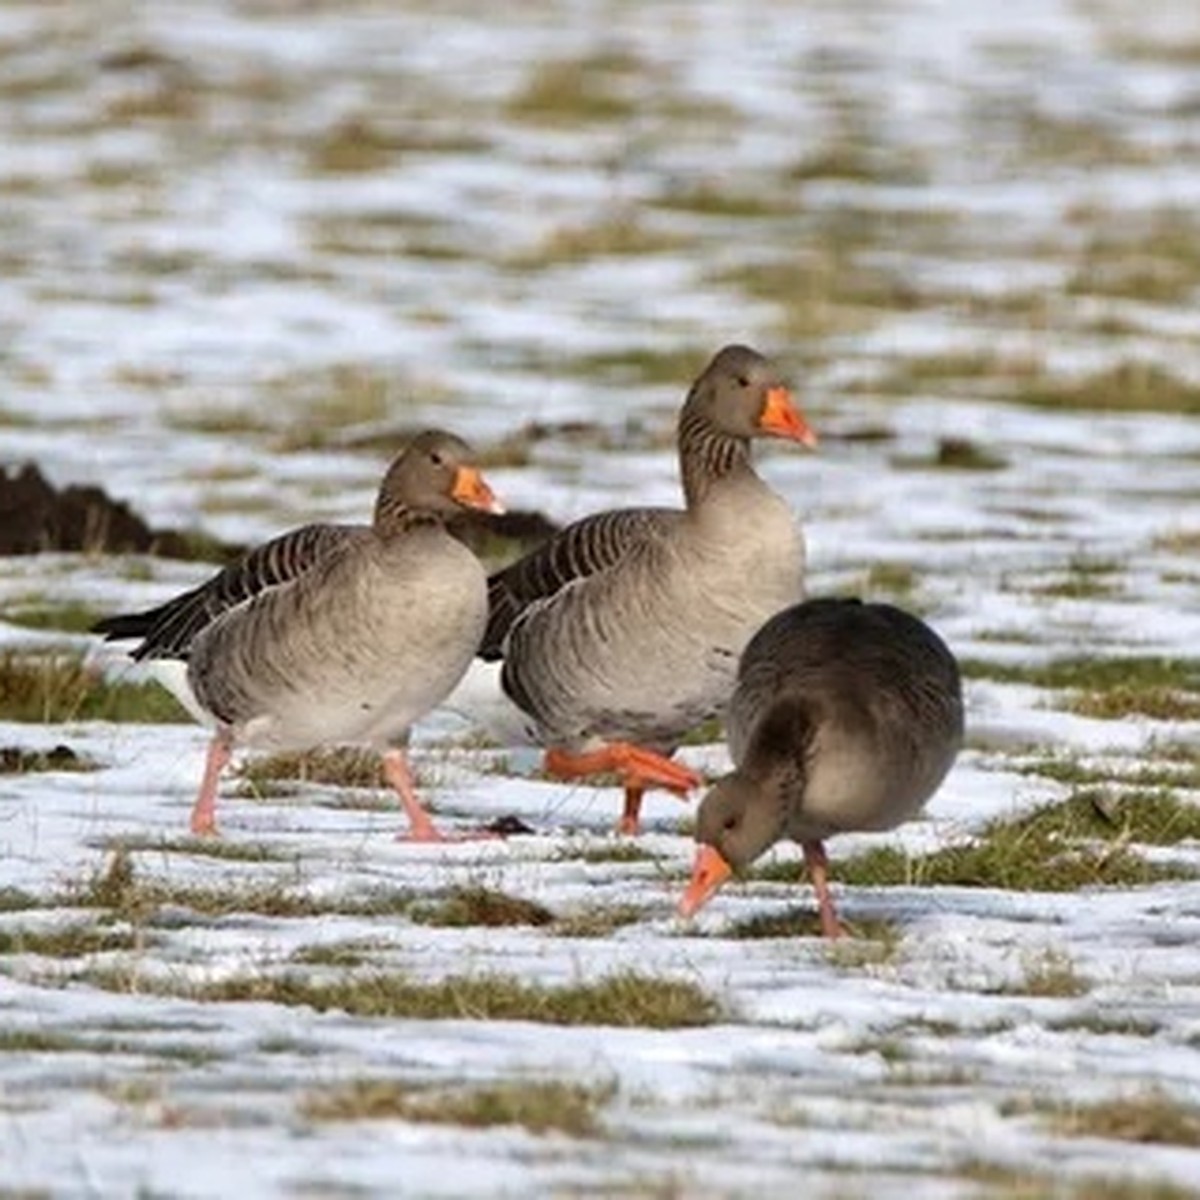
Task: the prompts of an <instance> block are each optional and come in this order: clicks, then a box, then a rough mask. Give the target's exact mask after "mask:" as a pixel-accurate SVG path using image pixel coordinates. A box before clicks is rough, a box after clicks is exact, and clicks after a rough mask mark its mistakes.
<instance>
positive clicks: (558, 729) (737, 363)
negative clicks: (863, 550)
mask: <svg viewBox="0 0 1200 1200" xmlns="http://www.w3.org/2000/svg"><path fill="white" fill-rule="evenodd" d="M771 436H774V437H784V438H789V439H791V440H794V441H799V442H802V443H803V444H805V445H809V446H811V445H813V444H814V443H815V436H814V435H813V433H812V431H811V430H810V429H809V427H808V426H807V424H806V423H805V422H804V420H803V418H802V417H801V416H800V415H799V413H798V412H797V411H796V409H795V407H794V404H793V401H792V399H791V395H790V393H789V392H788V390H787V388H786V387H785V386H784V385H783V384H782V382H781V381H780V377H779V373H778V371H777V369H776V367H775V366H774V364H772V363H771V362H770V361H769V360H768V359H766V358H764V357H763V356H762V355H760V354H758V353H756V352H755V351H753V350H751V349H749V348H748V347H744V346H728V347H726V348H725V349H724V350H722V351H720V352H719V353H718V354H717V355H716V356H715V358H714V359H713V360H712V362H710V363H709V365H708V366H707V368H706V369H705V370H704V372H703V373H702V374H701V375H700V376H699V378H698V379H697V380H696V382H695V383H694V384H693V385H692V388H691V390H690V391H689V393H688V397H687V399H686V401H685V403H684V405H683V409H682V411H681V413H680V418H679V433H678V442H679V457H680V467H681V473H682V477H683V489H684V496H685V500H686V508H684V509H682V510H675V509H664V508H632V509H618V510H614V511H611V512H605V513H599V514H596V515H594V516H591V517H587V518H585V519H584V520H582V521H579V522H576V523H575V524H574V525H571V526H568V527H567V528H566V529H564V530H562V531H561V532H560V533H559V534H557V535H556V536H555V537H554V538H552V539H551V540H550V541H549V542H548V543H547V544H546V545H544V546H542V547H539V548H538V549H537V550H535V551H533V552H532V553H531V554H529V555H527V556H526V557H525V558H523V559H521V560H519V561H518V562H517V563H515V564H513V565H512V566H510V567H508V568H506V569H505V570H504V571H501V572H499V573H497V574H496V575H494V576H492V578H491V579H490V580H489V605H490V616H489V625H488V630H487V633H486V635H485V637H484V643H483V653H484V655H485V656H486V657H491V658H497V657H499V658H502V659H503V667H502V671H501V680H500V681H501V685H502V687H503V690H504V692H505V694H506V695H507V696H508V698H509V699H510V700H511V701H512V702H513V703H514V704H515V705H516V707H517V708H519V709H520V710H521V711H522V712H523V713H524V714H525V715H526V717H527V718H528V724H529V729H530V731H531V732H532V733H533V735H534V737H535V739H536V740H537V741H539V742H540V744H542V745H543V746H544V747H546V748H547V755H546V767H547V770H548V771H549V772H550V773H552V774H556V775H560V776H562V777H571V776H575V775H582V774H590V773H592V772H597V771H606V770H616V771H618V772H619V773H620V774H621V775H622V777H623V779H624V783H625V788H626V806H625V814H624V817H623V820H622V825H621V827H622V829H624V830H626V831H628V832H633V831H636V829H637V822H638V810H639V807H640V802H641V795H642V792H643V790H644V789H645V787H647V786H651V785H654V786H662V787H666V788H668V789H670V790H673V791H676V792H680V793H682V792H684V791H686V790H687V789H688V788H689V787H691V786H694V785H695V783H696V782H698V780H697V777H696V776H695V775H694V773H693V772H691V771H689V770H687V769H686V768H684V767H681V766H679V765H677V764H673V763H671V762H670V761H669V759H668V757H667V756H669V755H670V754H671V753H672V752H673V751H674V749H675V747H676V746H677V745H678V744H679V741H680V739H681V738H682V737H683V735H684V734H685V733H686V732H687V731H688V730H689V729H692V728H694V727H695V726H696V725H697V724H699V723H701V722H702V721H704V720H706V719H707V718H709V717H712V716H715V715H716V714H717V713H718V712H719V711H720V710H721V709H722V708H723V706H724V705H725V703H726V702H727V700H728V698H729V694H730V692H731V691H732V688H733V683H734V676H735V671H736V666H737V661H738V656H739V655H740V653H741V651H742V649H743V647H744V646H745V644H746V643H747V641H749V639H750V637H751V635H752V634H753V633H754V631H755V629H757V628H758V627H759V626H760V625H761V624H762V622H763V621H764V620H765V619H766V618H768V617H769V616H771V615H772V614H773V613H775V612H777V611H778V610H779V609H781V608H783V607H786V606H787V605H789V604H792V603H795V602H796V601H797V600H799V599H800V597H801V596H802V594H803V583H804V543H803V538H802V536H801V533H800V530H799V528H798V526H797V524H796V521H795V518H794V516H793V515H792V513H791V511H790V510H789V508H788V506H787V505H786V504H785V503H784V501H783V500H782V499H781V498H780V497H779V496H778V495H776V494H775V493H774V492H773V491H772V490H771V489H770V488H769V487H767V485H766V484H765V483H763V481H762V480H761V479H760V478H759V477H758V476H757V475H756V474H755V472H754V468H753V465H752V463H751V460H750V441H751V439H753V438H758V437H771Z"/></svg>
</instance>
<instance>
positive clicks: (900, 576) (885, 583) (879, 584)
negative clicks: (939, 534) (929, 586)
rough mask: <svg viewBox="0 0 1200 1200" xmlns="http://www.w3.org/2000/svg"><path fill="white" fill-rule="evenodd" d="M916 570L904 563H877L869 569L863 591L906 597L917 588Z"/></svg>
mask: <svg viewBox="0 0 1200 1200" xmlns="http://www.w3.org/2000/svg"><path fill="white" fill-rule="evenodd" d="M917 582H918V580H917V572H916V568H915V567H913V566H912V565H911V564H910V563H904V562H875V563H872V564H871V565H870V567H868V568H867V574H866V578H865V579H864V580H863V590H864V591H867V592H869V593H871V594H872V595H879V594H883V595H887V596H892V597H901V598H902V597H906V596H909V595H911V594H912V592H914V591H915V590H916V588H917Z"/></svg>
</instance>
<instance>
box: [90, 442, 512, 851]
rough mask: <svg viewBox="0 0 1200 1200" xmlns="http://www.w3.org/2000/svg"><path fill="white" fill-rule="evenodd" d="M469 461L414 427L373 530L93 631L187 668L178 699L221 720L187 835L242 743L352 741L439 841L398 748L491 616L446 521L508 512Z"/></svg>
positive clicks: (207, 809)
mask: <svg viewBox="0 0 1200 1200" xmlns="http://www.w3.org/2000/svg"><path fill="white" fill-rule="evenodd" d="M471 460H472V455H471V452H470V450H469V449H468V447H467V445H466V443H464V442H463V441H462V440H461V439H460V438H457V437H455V436H454V435H453V434H449V433H445V432H442V431H440V430H430V431H427V432H425V433H422V434H420V435H418V436H417V437H416V438H414V439H413V441H412V442H411V443H410V444H409V445H408V446H407V447H406V448H405V449H404V451H402V452H401V453H400V454H399V455H398V456H397V457H396V458H395V460H394V461H393V462H392V464H391V466H390V467H389V468H388V470H387V472H386V474H385V475H384V477H383V480H382V482H381V484H380V487H379V492H378V496H377V499H376V502H375V512H374V519H373V521H372V523H371V524H370V525H332V524H314V525H305V526H303V527H301V528H298V529H295V530H292V531H291V532H289V533H285V534H283V535H282V536H280V537H277V538H275V539H273V540H271V541H269V542H266V543H264V544H263V545H261V546H258V547H257V548H255V549H254V550H251V551H250V552H249V553H248V554H246V555H245V557H243V558H242V559H241V560H239V561H238V562H236V563H234V564H232V565H231V566H229V567H227V568H225V569H224V570H223V571H221V572H219V573H218V574H217V575H216V576H214V577H213V578H211V579H209V580H208V581H207V582H205V583H203V584H201V585H200V586H199V587H196V588H193V589H192V590H191V591H188V592H185V593H184V594H182V595H180V596H177V597H175V598H174V599H172V600H169V601H167V602H166V603H165V604H163V605H161V606H159V607H158V608H153V609H149V610H147V611H144V612H137V613H126V614H121V615H118V616H114V617H109V618H107V619H105V620H103V621H100V622H99V623H98V624H97V625H96V626H95V627H94V628H95V631H96V632H98V633H103V634H104V635H105V637H106V638H107V639H110V640H112V639H126V638H135V637H136V638H140V639H141V641H140V644H139V645H138V646H137V647H136V648H135V649H133V650H132V657H133V658H135V659H142V660H150V661H152V662H155V663H161V664H163V665H175V666H178V667H182V668H183V669H184V670H186V679H185V680H183V682H184V683H185V684H186V686H185V687H184V688H182V689H181V691H182V695H181V698H182V699H184V700H185V702H186V703H187V704H188V707H189V708H191V709H192V711H193V713H194V714H195V715H199V716H201V717H202V718H204V719H206V720H207V721H208V723H210V724H212V725H213V726H214V733H213V737H212V740H211V742H210V745H209V750H208V757H207V762H206V764H205V770H204V778H203V782H202V784H201V787H200V793H199V796H198V797H197V800H196V803H195V806H194V808H193V810H192V816H191V829H192V832H193V833H195V834H212V833H215V832H216V795H217V783H218V779H219V777H220V774H221V771H222V770H223V768H224V767H225V765H226V764H227V762H228V761H229V757H230V754H231V752H232V749H233V747H234V745H235V744H245V745H248V746H252V747H261V748H268V749H276V750H278V749H289V750H307V749H311V748H314V747H317V746H322V745H332V744H357V745H365V746H369V747H372V748H375V749H377V750H379V751H380V752H381V754H382V761H383V771H384V777H385V778H386V779H387V781H388V783H389V784H390V785H391V786H392V787H393V788H394V789H395V791H396V793H397V795H398V797H399V799H400V801H401V803H402V805H403V807H404V810H405V812H406V813H407V815H408V819H409V824H410V830H409V834H408V837H410V838H411V839H414V840H438V839H439V838H440V836H441V835H439V834H438V832H437V830H436V829H435V828H434V826H433V823H432V822H431V820H430V818H429V815H428V814H427V813H426V812H425V810H424V809H423V808H422V806H421V804H420V801H419V800H418V798H417V795H416V792H415V789H414V786H413V779H412V773H411V770H410V768H409V764H408V758H407V754H406V750H405V747H406V745H407V740H408V732H409V728H410V727H411V725H412V724H413V722H414V721H416V720H417V719H419V718H420V717H422V716H424V715H425V714H426V713H428V712H429V711H431V710H432V709H433V708H434V707H436V706H437V705H438V704H439V703H441V701H443V700H444V699H445V698H446V696H447V695H448V694H449V693H450V691H451V690H452V689H453V687H454V685H455V684H456V683H457V682H458V681H459V679H460V677H461V676H462V674H463V672H464V671H465V670H466V668H467V666H468V664H469V663H470V662H471V659H472V658H473V657H474V655H475V653H476V651H477V649H478V647H479V642H480V638H481V636H482V634H483V631H484V628H485V626H486V622H487V577H486V573H485V571H484V569H483V566H482V564H481V563H480V562H479V560H478V559H477V558H476V557H475V555H474V554H473V553H471V551H470V550H468V549H467V548H466V547H465V546H464V545H462V543H461V542H459V541H457V540H456V539H455V538H453V537H451V536H450V534H449V533H447V532H446V529H445V528H444V525H443V518H444V517H445V516H448V515H450V514H452V513H454V512H458V511H461V510H462V509H463V508H473V509H480V510H483V511H485V512H498V511H502V510H501V509H500V506H499V504H498V503H497V501H496V499H495V496H494V495H493V493H492V491H491V489H490V488H489V487H488V485H487V484H486V483H485V482H484V480H483V478H482V476H481V475H480V472H479V470H478V468H477V467H475V466H474V465H473V464H472V461H471ZM173 690H175V689H173Z"/></svg>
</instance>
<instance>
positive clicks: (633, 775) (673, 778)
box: [543, 742, 700, 834]
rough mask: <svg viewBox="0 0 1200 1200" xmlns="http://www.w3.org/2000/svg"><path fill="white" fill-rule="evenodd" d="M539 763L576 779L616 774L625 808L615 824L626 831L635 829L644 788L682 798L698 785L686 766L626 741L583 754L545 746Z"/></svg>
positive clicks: (548, 771) (556, 773)
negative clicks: (548, 748) (621, 785)
mask: <svg viewBox="0 0 1200 1200" xmlns="http://www.w3.org/2000/svg"><path fill="white" fill-rule="evenodd" d="M543 766H544V768H545V771H546V774H547V775H553V776H554V777H555V778H557V779H578V778H579V777H580V776H582V775H599V774H601V773H603V772H606V771H611V772H614V773H615V774H617V775H620V776H621V781H622V783H624V785H625V811H624V813H623V814H622V816H621V820H620V822H619V824H618V825H617V828H618V829H619V830H620V831H621V832H622V833H629V834H635V833H637V832H638V819H639V817H640V815H641V809H642V794H643V793H644V792H645V791H646V789H647V788H652V787H660V788H665V789H666V790H667V791H668V792H673V793H674V794H675V795H676V796H679V797H681V798H682V797H684V796H686V795H687V793H688V792H689V791H690V790H691V789H692V788H694V787H699V786H700V776H699V775H697V774H696V772H695V771H693V770H692V769H691V768H690V767H685V766H683V764H682V763H677V762H672V761H671V760H670V759H669V758H667V757H665V756H664V755H662V754H655V753H654V751H653V750H645V749H643V748H642V747H641V746H634V745H631V744H630V743H629V742H609V743H608V745H607V746H603V747H601V748H600V749H599V750H592V751H590V752H588V753H586V754H571V753H569V752H568V751H566V750H547V751H546V754H545V757H544V759H543Z"/></svg>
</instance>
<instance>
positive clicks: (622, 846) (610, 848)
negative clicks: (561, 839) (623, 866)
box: [558, 838, 661, 863]
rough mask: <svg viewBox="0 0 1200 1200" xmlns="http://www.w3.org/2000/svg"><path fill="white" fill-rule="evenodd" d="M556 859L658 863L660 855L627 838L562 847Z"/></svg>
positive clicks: (591, 861)
mask: <svg viewBox="0 0 1200 1200" xmlns="http://www.w3.org/2000/svg"><path fill="white" fill-rule="evenodd" d="M558 857H559V858H561V859H564V860H566V861H568V862H581V863H635V862H658V861H659V859H660V858H661V855H658V854H654V853H653V852H652V851H650V850H647V849H646V848H645V847H644V846H639V845H638V844H637V842H633V841H630V840H629V839H628V838H613V839H612V840H611V841H605V842H591V843H588V844H584V845H582V846H567V847H564V848H563V849H562V850H561V851H560V852H559V855H558Z"/></svg>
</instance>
